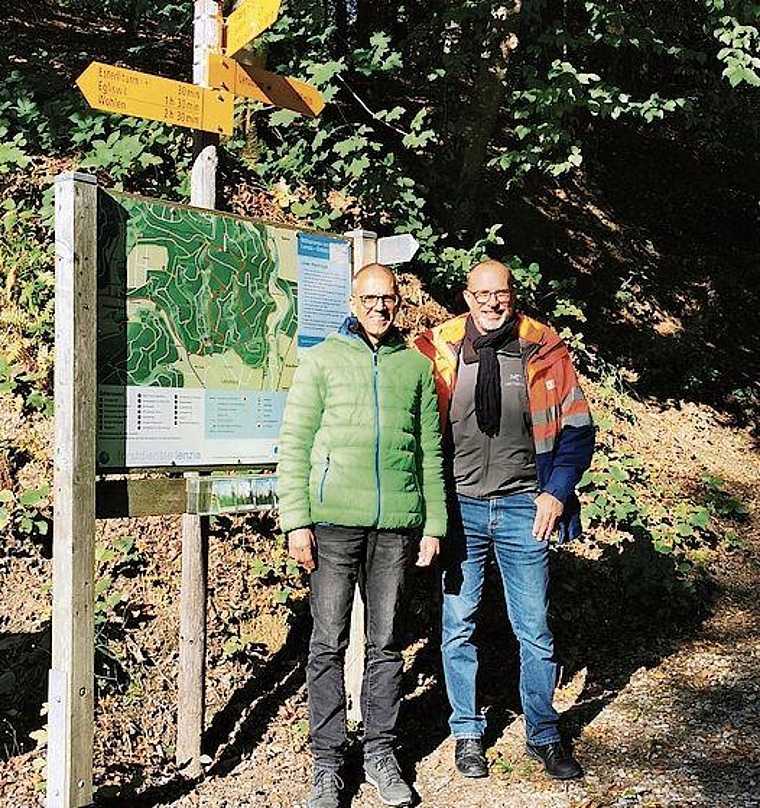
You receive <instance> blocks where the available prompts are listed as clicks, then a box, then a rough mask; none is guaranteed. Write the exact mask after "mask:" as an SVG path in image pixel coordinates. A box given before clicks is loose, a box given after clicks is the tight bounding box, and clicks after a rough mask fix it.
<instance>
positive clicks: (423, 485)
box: [278, 264, 446, 808]
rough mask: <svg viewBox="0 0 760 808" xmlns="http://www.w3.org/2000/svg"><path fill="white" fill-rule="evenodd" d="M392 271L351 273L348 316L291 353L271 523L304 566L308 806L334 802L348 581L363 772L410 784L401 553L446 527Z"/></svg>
mask: <svg viewBox="0 0 760 808" xmlns="http://www.w3.org/2000/svg"><path fill="white" fill-rule="evenodd" d="M399 302H400V298H399V293H398V287H397V284H396V278H395V276H394V275H393V273H392V272H391V271H390V270H389V269H388V268H387V267H385V266H382V265H380V264H370V265H368V266H366V267H364V268H362V269H361V270H360V271H359V272H358V273H357V274H356V276H355V278H354V283H353V289H352V296H351V310H352V312H353V315H354V316H353V317H350V318H348V319H347V320H346V322H345V323H344V324H343V326H342V327H341V329H340V330H339V331H338V333H336V334H331V335H330V336H329V337H328V338H327V339H326V340H325V341H324V342H323V343H321V344H320V345H317V346H315V347H314V348H311V349H310V350H308V351H307V352H306V353H305V354H304V355H303V356H302V357H301V360H300V363H299V367H298V370H297V371H296V374H295V377H294V379H293V385H292V387H291V389H290V392H289V394H288V401H287V405H286V408H285V415H284V419H283V426H282V431H281V433H280V440H279V468H278V479H279V483H278V495H279V508H280V519H281V525H282V529H283V531H284V532H286V533H287V534H288V549H289V552H290V555H291V557H292V558H293V559H295V561H297V562H298V563H299V564H300V565H302V566H303V567H304V568H306V569H307V570H309V571H310V572H311V597H310V603H311V613H312V617H313V622H314V625H313V629H312V634H311V641H310V644H309V661H308V665H307V683H308V688H309V727H310V730H311V743H312V754H313V757H314V775H313V782H312V792H311V796H310V798H309V803H308V806H309V808H338V805H339V796H340V795H339V791H340V789H341V788H342V786H343V782H342V780H341V778H340V776H339V769H340V767H341V765H342V762H343V753H344V748H345V744H346V701H345V691H344V683H343V662H344V656H345V651H346V647H347V645H348V633H349V622H350V615H351V605H352V602H353V593H354V587H355V584H356V583H357V581H358V583H359V587H360V589H361V592H362V595H363V598H364V603H365V612H366V614H365V617H366V620H365V624H366V633H367V653H366V663H365V669H364V680H363V684H362V696H361V702H362V718H363V723H364V738H363V741H364V772H365V775H366V778H367V780H368V781H369V782H370V783H372V784H373V785H374V786H375V787H376V788H377V790H378V794H379V796H380V799H381V800H382V802H383V803H384V804H386V805H392V806H404V805H409V804H410V803H411V801H412V792H411V789H410V788H409V786H408V785H407V784H406V783H405V782H404V780H403V778H402V776H401V771H400V769H399V765H398V762H397V760H396V758H395V755H394V751H393V748H394V743H395V740H396V720H397V718H398V710H399V704H400V699H401V674H402V669H403V662H402V658H401V647H400V643H399V612H400V606H401V603H402V595H403V590H404V579H405V574H406V571H407V561H408V559H409V555H410V551H411V549H412V546H413V542H414V543H415V544H416V540H417V538H418V537H420V536H421V537H422V538H421V539H420V541H419V549H418V552H417V562H416V563H417V565H418V566H423V567H424V566H428V565H429V564H430V563H431V562H432V561H433V559H434V558H435V556H436V555H437V554H438V551H439V546H438V540H439V538H440V537H442V536H444V535H445V531H446V506H445V498H444V488H443V473H442V455H441V436H440V419H439V415H438V408H437V403H436V395H435V385H434V382H433V374H432V367H431V364H430V362H429V361H428V360H427V359H425V358H424V357H423V356H421V355H420V354H419V353H417V352H416V351H414V350H412V349H410V348H409V347H407V345H406V344H405V343H404V340H403V339H402V338H401V336H400V334H399V333H398V331H397V330H396V328H395V327H394V326H393V321H394V318H395V316H396V312H397V311H398V306H399Z"/></svg>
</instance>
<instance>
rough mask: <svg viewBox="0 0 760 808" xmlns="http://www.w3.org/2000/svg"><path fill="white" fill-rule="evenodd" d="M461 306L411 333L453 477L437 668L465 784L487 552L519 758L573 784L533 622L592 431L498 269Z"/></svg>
mask: <svg viewBox="0 0 760 808" xmlns="http://www.w3.org/2000/svg"><path fill="white" fill-rule="evenodd" d="M464 297H465V301H466V303H467V306H468V308H469V310H470V311H469V314H466V315H462V316H460V317H456V318H454V319H452V320H449V321H447V322H445V323H443V324H442V325H440V326H438V327H436V328H434V329H432V330H431V331H428V332H426V333H425V334H422V335H421V336H420V337H418V338H417V340H416V346H417V348H418V350H420V351H421V352H422V353H423V354H425V355H426V356H427V357H428V358H430V359H431V360H432V362H433V365H434V370H435V380H436V389H437V393H438V402H439V406H440V410H441V418H442V421H443V427H444V429H443V431H444V441H445V444H446V445H447V446H448V450H447V455H448V461H449V463H448V465H449V472H450V475H451V478H452V480H453V488H454V491H453V492H452V494H455V495H454V496H452V500H453V504H454V507H453V510H454V513H453V514H452V517H453V518H452V519H451V520H450V521H451V523H453V524H454V525H457V524H458V525H459V529H454V530H453V531H452V535H451V536H450V537H449V539H448V541H447V542H446V546H445V553H444V574H443V593H444V594H443V641H442V652H443V665H444V673H445V677H446V689H447V693H448V697H449V702H450V703H451V708H452V715H451V718H450V719H449V725H450V727H451V733H452V735H453V736H454V738H455V740H456V752H455V764H456V767H457V769H458V770H459V772H460V773H461V774H463V775H464V776H465V777H484V776H486V775H487V774H488V766H487V764H486V759H485V755H484V750H483V744H482V737H483V732H484V729H485V719H484V717H483V715H482V713H481V712H480V711H479V710H478V708H477V698H476V688H475V681H476V676H477V669H478V655H477V648H476V647H475V645H474V644H473V641H472V636H473V632H474V631H475V627H476V616H477V611H478V607H479V605H480V600H481V595H482V591H483V582H484V578H485V569H486V562H487V559H488V555H489V553H490V551H491V548H493V550H494V553H495V556H496V561H497V564H498V566H499V571H500V573H501V578H502V582H503V585H504V594H505V597H506V602H507V610H508V613H509V619H510V623H511V625H512V629H513V630H514V633H515V636H516V637H517V639H518V642H519V645H520V696H521V700H522V705H523V712H524V714H525V725H526V736H527V743H526V751H527V753H528V754H529V755H530V756H532V757H534V758H536V759H538V760H540V761H541V762H542V763H543V765H544V767H545V769H546V772H547V773H548V774H549V775H550V776H552V777H555V778H559V779H569V778H573V777H579V776H581V775H582V770H581V767H580V765H579V764H578V762H577V761H576V760H575V758H574V757H573V756H572V754H571V753H570V751H569V750H567V749H566V748H565V747H564V746H563V745H562V742H561V739H560V735H559V730H558V715H557V713H556V711H555V710H554V708H553V706H552V699H553V695H554V688H555V685H556V678H557V665H556V662H555V659H554V638H553V636H552V633H551V630H550V628H549V625H548V621H547V613H548V606H549V598H548V589H549V569H548V547H549V537H550V536H551V535H552V534H553V533H554V532H555V531H558V532H559V534H560V540H562V539H564V538H574V537H576V536H577V535H578V534H579V533H580V519H579V515H580V508H579V505H578V500H577V497H576V496H575V486H576V485H577V483H578V481H579V480H580V478H581V476H582V474H583V472H584V471H585V469H587V468H588V466H589V464H590V462H591V455H592V452H593V445H594V429H593V425H592V422H591V415H590V413H589V408H588V404H587V402H586V399H585V397H584V395H583V392H582V391H581V389H580V386H579V385H578V379H577V376H576V374H575V371H574V369H573V365H572V362H571V359H570V354H569V353H568V350H567V348H566V347H565V344H564V343H563V342H562V340H561V339H560V338H559V336H558V335H557V334H556V333H555V332H554V331H553V330H552V329H550V328H549V327H548V326H545V325H543V324H541V323H539V322H537V321H536V320H533V319H531V318H529V317H526V316H525V315H523V314H520V313H518V312H516V310H515V293H514V286H513V282H512V275H511V272H510V270H509V268H508V267H506V266H504V264H501V263H499V262H497V261H490V260H489V261H484V262H482V263H480V264H478V265H476V266H475V267H474V268H473V269H472V270H471V272H470V274H469V276H468V279H467V288H466V289H465V290H464Z"/></svg>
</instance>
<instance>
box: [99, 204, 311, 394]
mask: <svg viewBox="0 0 760 808" xmlns="http://www.w3.org/2000/svg"><path fill="white" fill-rule="evenodd" d="M98 215H99V222H98V250H99V256H98V307H99V311H98V382H99V383H100V384H106V385H118V386H141V387H144V386H155V387H187V388H199V387H200V388H207V389H222V390H224V389H234V390H240V391H243V390H247V391H255V390H260V391H272V392H275V391H281V390H285V389H287V387H288V386H289V384H290V381H291V378H292V374H293V371H294V369H295V365H296V330H297V312H296V297H295V295H296V272H297V267H296V263H297V242H296V233H295V231H293V230H289V229H287V228H279V227H275V226H272V225H265V224H262V223H259V222H254V221H251V220H247V219H243V218H240V217H237V216H232V215H226V214H220V213H218V212H213V213H212V212H205V211H200V210H197V209H193V208H188V207H184V206H182V205H172V204H168V203H164V202H156V201H153V200H146V199H141V198H138V197H133V196H129V195H126V194H115V193H109V194H106V193H105V192H102V198H101V200H100V202H99V214H98Z"/></svg>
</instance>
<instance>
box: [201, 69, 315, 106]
mask: <svg viewBox="0 0 760 808" xmlns="http://www.w3.org/2000/svg"><path fill="white" fill-rule="evenodd" d="M209 84H210V85H211V86H212V87H219V88H221V89H222V90H227V91H228V92H230V93H232V94H233V95H242V96H244V97H245V98H253V99H255V100H256V101H261V102H262V103H263V104H272V106H275V107H277V108H278V109H289V110H291V111H292V112H298V113H300V114H301V115H309V116H311V117H315V116H317V115H319V113H320V112H322V110H323V109H324V106H325V102H324V100H323V99H322V96H321V95H320V94H319V92H318V91H317V90H316V89H315V88H314V87H312V86H311V84H307V83H306V82H304V81H299V80H298V79H293V78H290V77H288V76H279V75H277V74H276V73H270V72H269V71H268V70H262V69H261V68H260V67H253V66H252V65H242V64H239V63H238V62H236V61H235V60H234V59H229V58H227V57H225V56H220V55H219V54H211V56H210V58H209Z"/></svg>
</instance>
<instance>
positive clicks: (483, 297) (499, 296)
mask: <svg viewBox="0 0 760 808" xmlns="http://www.w3.org/2000/svg"><path fill="white" fill-rule="evenodd" d="M467 291H468V292H469V293H470V294H471V295H472V296H473V297H474V298H475V302H476V303H477V304H478V305H479V306H482V305H484V304H485V303H488V301H489V300H490V299H491V296H492V295H493V297H495V298H496V302H497V303H509V301H510V300H511V299H512V291H511V289H496V290H494V291H490V292H489V291H485V290H480V291H477V292H474V291H473V290H472V289H468V290H467Z"/></svg>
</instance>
